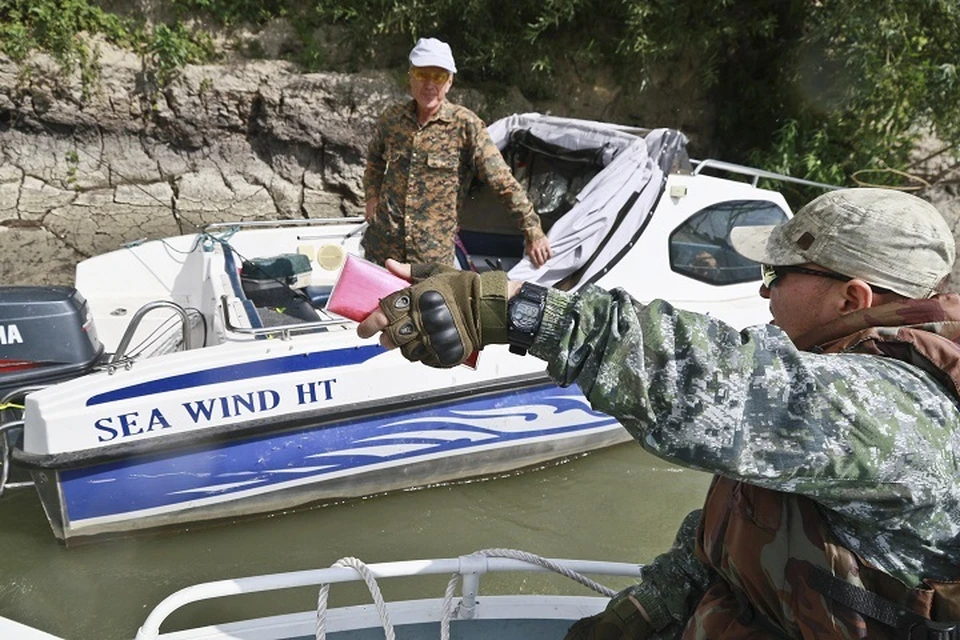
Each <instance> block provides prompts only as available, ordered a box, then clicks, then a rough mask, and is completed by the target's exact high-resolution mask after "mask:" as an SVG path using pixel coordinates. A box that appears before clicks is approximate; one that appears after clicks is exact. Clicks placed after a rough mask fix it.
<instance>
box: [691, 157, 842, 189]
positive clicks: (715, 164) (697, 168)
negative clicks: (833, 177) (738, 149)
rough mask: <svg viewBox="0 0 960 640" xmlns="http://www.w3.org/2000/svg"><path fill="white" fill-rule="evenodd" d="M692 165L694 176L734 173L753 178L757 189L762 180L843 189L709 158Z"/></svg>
mask: <svg viewBox="0 0 960 640" xmlns="http://www.w3.org/2000/svg"><path fill="white" fill-rule="evenodd" d="M690 164H692V165H694V169H693V175H699V174H701V173H703V171H704V170H705V169H716V170H718V171H726V172H727V173H733V174H736V175H741V176H747V177H748V178H751V184H752V185H753V186H754V187H755V186H757V182H759V181H760V179H761V178H764V179H767V180H777V181H779V182H790V183H793V184H800V185H804V186H806V187H817V188H819V189H831V190H832V189H842V188H843V187H840V186H837V185H833V184H824V183H822V182H813V181H812V180H804V179H803V178H794V177H793V176H788V175H784V174H782V173H774V172H772V171H764V170H763V169H756V168H754V167H748V166H746V165H742V164H734V163H732V162H723V161H722V160H713V159H711V158H707V159H706V160H693V159H691V160H690Z"/></svg>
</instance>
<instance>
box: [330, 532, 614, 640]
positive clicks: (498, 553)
mask: <svg viewBox="0 0 960 640" xmlns="http://www.w3.org/2000/svg"><path fill="white" fill-rule="evenodd" d="M470 555H475V556H486V557H488V558H512V559H514V560H521V561H523V562H526V563H529V564H535V565H538V566H541V567H543V568H545V569H550V570H551V571H553V572H555V573H559V574H560V575H563V576H566V577H568V578H570V579H571V580H574V581H576V582H579V583H580V584H582V585H583V586H585V587H587V588H589V589H592V590H594V591H596V592H597V593H600V594H603V595H605V596H607V597H611V598H612V597H613V596H615V595H616V594H617V592H616V591H614V590H613V589H611V588H609V587H605V586H604V585H602V584H600V583H599V582H595V581H593V580H591V579H590V578H588V577H586V576H585V575H583V574H582V573H578V572H576V571H573V570H572V569H567V568H566V567H564V566H562V565H559V564H557V563H556V562H552V561H550V560H547V559H546V558H542V557H540V556H538V555H535V554H532V553H528V552H526V551H519V550H517V549H481V550H480V551H474V552H473V553H472V554H470ZM459 581H460V574H459V573H455V574H453V576H451V578H450V582H448V583H447V590H446V592H445V593H444V596H443V611H442V614H441V616H440V640H450V619H451V618H452V617H453V609H454V607H453V596H454V593H455V592H456V590H457V583H458V582H459ZM318 640H319V639H318Z"/></svg>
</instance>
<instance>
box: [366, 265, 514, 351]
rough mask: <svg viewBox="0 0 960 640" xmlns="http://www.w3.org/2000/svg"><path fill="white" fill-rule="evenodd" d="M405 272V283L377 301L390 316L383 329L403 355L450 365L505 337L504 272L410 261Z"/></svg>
mask: <svg viewBox="0 0 960 640" xmlns="http://www.w3.org/2000/svg"><path fill="white" fill-rule="evenodd" d="M411 274H412V277H413V278H414V284H413V285H412V286H411V287H409V288H407V289H401V290H400V291H397V292H396V293H392V294H390V295H389V296H387V297H386V298H384V299H383V300H381V301H380V309H381V310H382V311H383V313H384V314H385V315H386V316H387V319H388V320H389V321H390V324H388V325H387V326H386V327H385V328H384V329H383V331H384V333H386V334H387V335H388V336H389V337H390V339H391V340H392V341H393V343H394V344H395V345H397V346H398V347H400V351H401V352H402V353H403V355H404V357H406V358H407V359H408V360H413V361H422V362H423V363H424V364H427V365H430V366H431V367H441V368H449V367H455V366H456V365H458V364H461V363H463V361H464V360H466V359H467V358H468V357H469V356H470V355H471V354H472V353H473V352H474V351H476V350H478V349H482V348H483V346H484V345H488V344H505V343H506V342H507V274H506V273H505V272H503V271H488V272H486V273H483V274H477V273H474V272H472V271H457V270H456V269H447V268H445V267H442V266H439V265H413V267H411ZM427 276H429V277H427ZM424 277H426V279H423V278H424Z"/></svg>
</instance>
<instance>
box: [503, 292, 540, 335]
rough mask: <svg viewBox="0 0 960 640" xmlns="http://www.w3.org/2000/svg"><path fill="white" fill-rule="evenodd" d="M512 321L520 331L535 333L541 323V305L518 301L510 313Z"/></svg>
mask: <svg viewBox="0 0 960 640" xmlns="http://www.w3.org/2000/svg"><path fill="white" fill-rule="evenodd" d="M510 319H511V320H512V321H513V326H514V327H516V328H517V329H519V330H520V331H533V330H534V329H536V328H537V324H538V323H539V321H540V305H538V304H536V303H535V302H531V301H529V300H517V301H516V303H515V304H514V305H513V309H512V310H511V312H510Z"/></svg>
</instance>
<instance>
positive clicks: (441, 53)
mask: <svg viewBox="0 0 960 640" xmlns="http://www.w3.org/2000/svg"><path fill="white" fill-rule="evenodd" d="M410 65H411V66H413V67H440V68H441V69H446V70H447V71H449V72H450V73H456V72H457V65H456V63H455V62H454V61H453V51H451V50H450V45H448V44H447V43H446V42H444V41H442V40H437V39H436V38H420V39H419V40H417V44H416V45H415V46H414V47H413V49H411V51H410Z"/></svg>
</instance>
